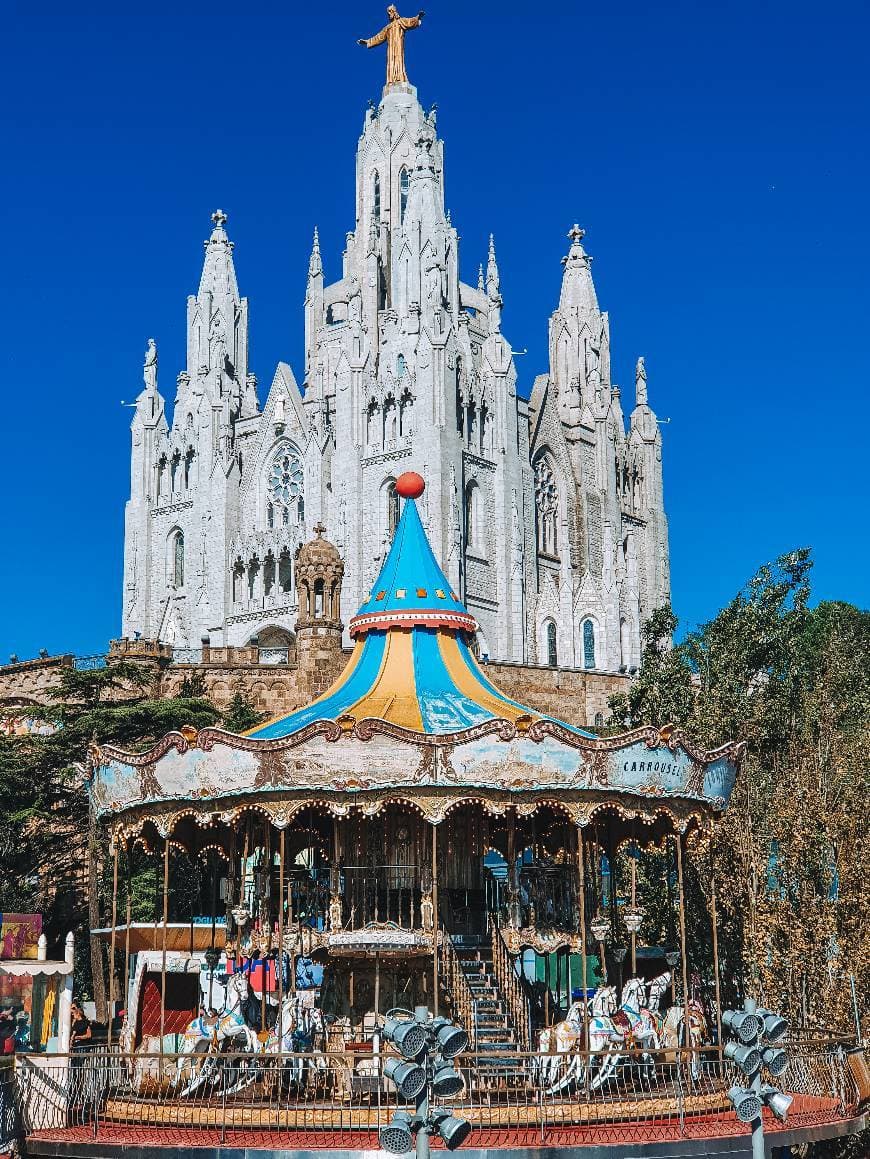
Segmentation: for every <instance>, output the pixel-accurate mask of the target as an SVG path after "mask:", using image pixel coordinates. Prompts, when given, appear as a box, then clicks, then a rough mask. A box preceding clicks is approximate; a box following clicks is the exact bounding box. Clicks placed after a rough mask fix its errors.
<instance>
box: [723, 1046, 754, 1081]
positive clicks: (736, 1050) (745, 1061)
mask: <svg viewBox="0 0 870 1159" xmlns="http://www.w3.org/2000/svg"><path fill="white" fill-rule="evenodd" d="M724 1053H725V1057H726V1058H730V1059H731V1061H732V1062H735V1063H736V1064H737V1066H738V1067H739V1068H740V1069H741V1070H742V1071H743V1073H744V1074H746V1075H753V1074H755V1072H756V1071H757V1070H758V1068H759V1067H760V1066H761V1051H760V1050H759V1049H758V1047H757V1046H741V1045H740V1043H739V1042H726V1044H725V1051H724Z"/></svg>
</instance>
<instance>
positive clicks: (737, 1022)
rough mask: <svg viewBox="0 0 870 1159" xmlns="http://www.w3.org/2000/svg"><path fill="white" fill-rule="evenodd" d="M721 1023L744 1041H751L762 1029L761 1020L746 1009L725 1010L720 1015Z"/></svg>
mask: <svg viewBox="0 0 870 1159" xmlns="http://www.w3.org/2000/svg"><path fill="white" fill-rule="evenodd" d="M722 1024H723V1025H724V1026H727V1027H728V1029H729V1030H733V1031H734V1033H735V1034H736V1035H737V1037H738V1038H739V1039H740V1041H741V1042H744V1043H748V1042H752V1040H753V1039H754V1038H757V1037H758V1035H759V1034H761V1031H762V1030H763V1029H764V1023H763V1020H762V1019H761V1018H759V1017H758V1015H757V1014H752V1013H750V1012H749V1011H748V1010H726V1011H725V1013H724V1014H723V1015H722Z"/></svg>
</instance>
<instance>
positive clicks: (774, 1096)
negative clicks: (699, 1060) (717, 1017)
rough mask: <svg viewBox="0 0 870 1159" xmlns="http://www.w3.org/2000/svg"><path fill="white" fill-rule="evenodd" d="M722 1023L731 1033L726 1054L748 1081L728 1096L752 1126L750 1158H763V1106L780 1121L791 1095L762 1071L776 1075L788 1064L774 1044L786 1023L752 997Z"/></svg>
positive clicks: (786, 1056)
mask: <svg viewBox="0 0 870 1159" xmlns="http://www.w3.org/2000/svg"><path fill="white" fill-rule="evenodd" d="M722 1025H723V1027H724V1028H725V1029H726V1030H727V1031H728V1032H729V1033H730V1034H732V1035H734V1037H733V1038H732V1039H731V1041H730V1042H728V1043H726V1045H725V1052H724V1053H725V1057H726V1058H728V1059H730V1060H731V1061H732V1062H733V1063H734V1064H735V1066H737V1068H738V1069H739V1070H741V1071H742V1072H743V1074H744V1075H746V1077H747V1078H749V1079H750V1080H751V1081H750V1084H749V1086H748V1087H743V1086H740V1085H739V1084H737V1083H735V1084H734V1086H732V1087H731V1088H730V1090H729V1091H728V1098H729V1100H730V1101H731V1104H732V1106H733V1107H734V1111H735V1113H736V1115H737V1118H738V1119H739V1120H740V1122H741V1123H749V1124H750V1125H751V1127H752V1156H753V1159H765V1148H764V1124H763V1122H762V1118H761V1111H762V1108H763V1107H764V1105H765V1104H767V1106H768V1107H770V1109H771V1111H772V1112H773V1114H774V1115H775V1116H776V1117H777V1119H779V1120H780V1122H783V1121H784V1120H785V1117H786V1115H787V1114H788V1111H789V1107H790V1106H791V1104H792V1097H791V1095H787V1094H784V1093H783V1092H782V1091H780V1090H778V1089H777V1088H776V1087H775V1086H772V1085H771V1084H770V1083H765V1082H763V1081H762V1078H761V1072H762V1069H764V1070H766V1071H767V1072H768V1074H770V1075H771V1076H772V1077H773V1078H778V1077H779V1076H780V1075H781V1074H782V1073H783V1072H784V1071H785V1069H786V1067H787V1066H788V1055H787V1054H786V1052H785V1051H784V1050H783V1049H782V1048H781V1047H779V1046H776V1045H775V1044H776V1043H778V1042H779V1041H780V1040H781V1039H783V1038H784V1037H785V1035H786V1034H787V1033H788V1023H787V1022H786V1020H785V1019H784V1018H783V1017H781V1015H779V1014H775V1013H774V1012H773V1011H772V1010H765V1009H764V1008H763V1007H760V1006H759V1005H758V1004H757V1003H756V1001H755V999H753V998H747V999H746V1000H745V1001H744V1003H743V1009H742V1010H726V1011H725V1013H724V1014H723V1015H722Z"/></svg>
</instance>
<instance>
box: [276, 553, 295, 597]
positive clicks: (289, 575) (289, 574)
mask: <svg viewBox="0 0 870 1159" xmlns="http://www.w3.org/2000/svg"><path fill="white" fill-rule="evenodd" d="M292 586H293V560H292V558H291V556H290V552H289V551H288V550H287V548H286V547H285V548H284V550H283V551H282V552H281V554H280V555H279V556H278V587H279V588H280V589H281V591H282V592H289V591H290V589H291V588H292Z"/></svg>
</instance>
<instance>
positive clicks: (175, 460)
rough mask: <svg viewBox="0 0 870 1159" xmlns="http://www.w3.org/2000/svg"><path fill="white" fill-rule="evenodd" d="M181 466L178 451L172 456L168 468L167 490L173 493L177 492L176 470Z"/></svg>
mask: <svg viewBox="0 0 870 1159" xmlns="http://www.w3.org/2000/svg"><path fill="white" fill-rule="evenodd" d="M180 464H181V455H179V453H178V451H176V452H175V454H174V455H173V456H172V462H171V464H170V466H169V489H170V490H171V491H173V492H175V491H177V490H178V468H179V466H180Z"/></svg>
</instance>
